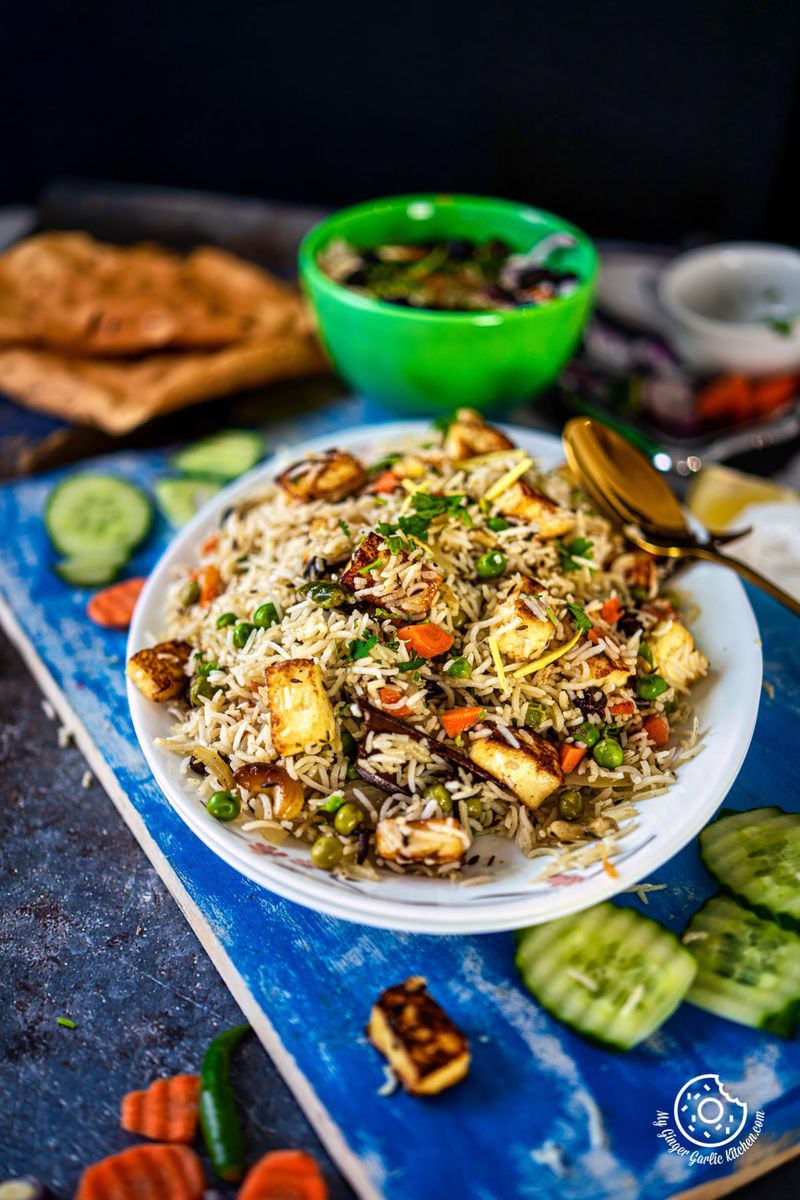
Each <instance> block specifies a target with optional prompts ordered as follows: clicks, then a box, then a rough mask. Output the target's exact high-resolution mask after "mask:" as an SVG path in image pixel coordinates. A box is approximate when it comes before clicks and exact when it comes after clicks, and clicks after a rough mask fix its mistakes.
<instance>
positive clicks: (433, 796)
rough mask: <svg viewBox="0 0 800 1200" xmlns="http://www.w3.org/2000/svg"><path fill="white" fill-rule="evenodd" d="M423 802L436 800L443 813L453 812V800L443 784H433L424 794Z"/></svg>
mask: <svg viewBox="0 0 800 1200" xmlns="http://www.w3.org/2000/svg"><path fill="white" fill-rule="evenodd" d="M422 799H423V800H435V801H436V803H437V804H438V805H439V808H440V809H441V810H442V812H443V813H449V812H452V811H453V798H452V796H451V795H450V793H449V792H448V790H447V788H446V787H445V786H444V784H443V783H432V784H430V786H429V787H426V788H425V791H424V792H423V793H422Z"/></svg>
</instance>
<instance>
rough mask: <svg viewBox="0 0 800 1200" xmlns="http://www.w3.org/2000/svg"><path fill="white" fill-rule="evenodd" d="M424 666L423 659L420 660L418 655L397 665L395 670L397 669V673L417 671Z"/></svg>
mask: <svg viewBox="0 0 800 1200" xmlns="http://www.w3.org/2000/svg"><path fill="white" fill-rule="evenodd" d="M424 666H425V659H424V658H420V657H419V656H418V655H416V654H415V655H414V657H413V658H410V659H409V660H408V662H404V663H398V664H397V669H398V671H418V670H419V669H420V667H424Z"/></svg>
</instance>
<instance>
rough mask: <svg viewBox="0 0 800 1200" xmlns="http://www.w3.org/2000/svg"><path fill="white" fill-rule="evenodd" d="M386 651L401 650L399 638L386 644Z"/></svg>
mask: <svg viewBox="0 0 800 1200" xmlns="http://www.w3.org/2000/svg"><path fill="white" fill-rule="evenodd" d="M386 649H387V650H399V649H400V643H399V642H398V640H397V638H392V640H391V642H386Z"/></svg>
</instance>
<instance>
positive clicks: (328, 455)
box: [278, 450, 367, 503]
mask: <svg viewBox="0 0 800 1200" xmlns="http://www.w3.org/2000/svg"><path fill="white" fill-rule="evenodd" d="M366 482H367V473H366V471H365V470H364V468H363V467H362V465H361V463H360V462H359V461H358V459H357V458H354V457H353V455H352V454H348V453H347V451H346V450H327V451H326V452H325V453H324V454H316V455H314V456H313V457H311V458H303V459H301V460H300V462H296V463H292V465H291V466H290V467H287V468H286V470H285V471H284V472H283V473H282V474H281V475H279V476H278V483H279V484H280V486H281V487H282V488H283V490H284V491H285V492H286V493H287V494H288V495H289V496H291V498H292V499H293V500H298V501H302V502H308V501H310V500H330V501H333V502H334V503H335V502H336V501H338V500H344V499H345V498H346V497H347V496H352V495H354V494H355V493H356V492H360V491H361V489H362V488H363V487H364V485H365V484H366Z"/></svg>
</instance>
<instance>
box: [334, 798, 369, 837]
mask: <svg viewBox="0 0 800 1200" xmlns="http://www.w3.org/2000/svg"><path fill="white" fill-rule="evenodd" d="M363 820H364V810H363V808H362V807H361V805H360V804H352V803H350V804H343V805H342V807H341V808H340V809H339V811H338V812H337V814H336V816H335V817H334V818H333V827H334V829H335V830H336V832H337V833H343V834H344V835H345V836H349V835H350V834H351V833H355V831H356V830H357V829H358V827H359V825H360V824H361V822H362V821H363Z"/></svg>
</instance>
